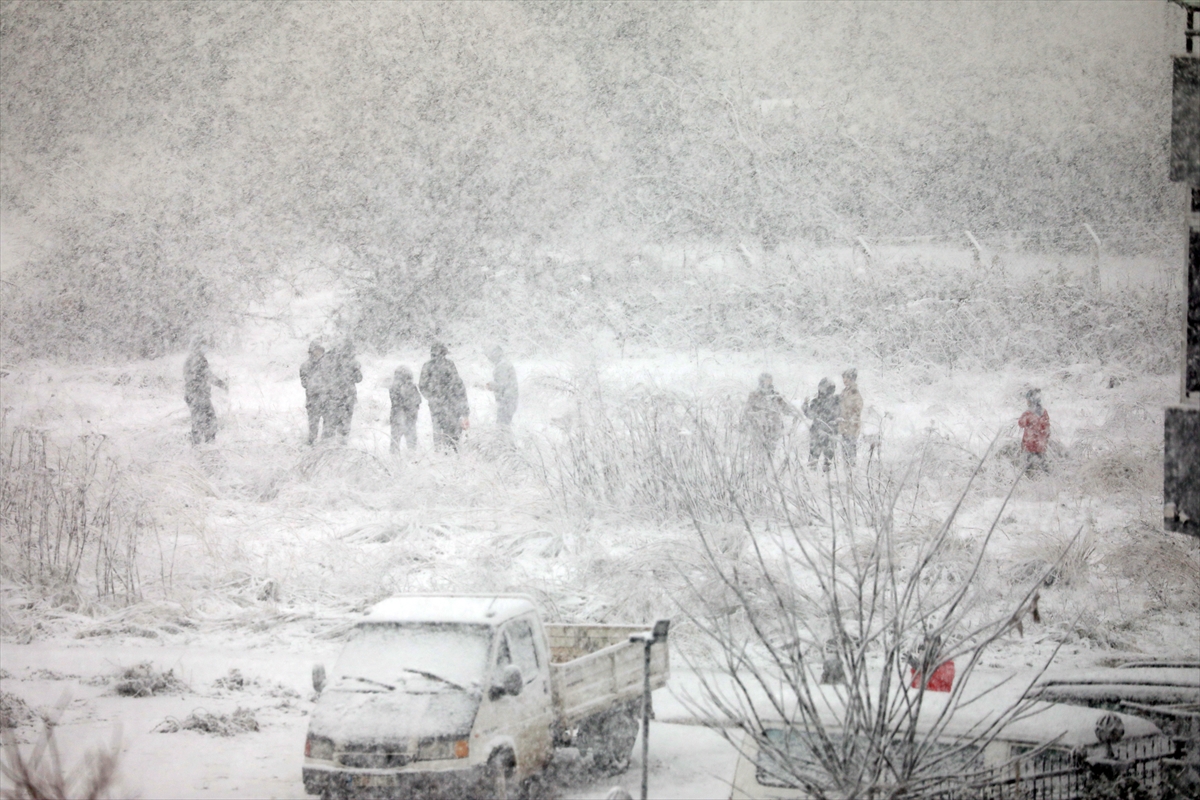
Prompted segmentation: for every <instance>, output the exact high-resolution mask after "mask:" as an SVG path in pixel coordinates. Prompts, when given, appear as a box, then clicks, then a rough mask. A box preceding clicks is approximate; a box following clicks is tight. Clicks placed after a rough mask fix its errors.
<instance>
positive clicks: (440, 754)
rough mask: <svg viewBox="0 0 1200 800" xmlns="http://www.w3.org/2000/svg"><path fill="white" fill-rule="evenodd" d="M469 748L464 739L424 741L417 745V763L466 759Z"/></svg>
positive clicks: (469, 752) (469, 751)
mask: <svg viewBox="0 0 1200 800" xmlns="http://www.w3.org/2000/svg"><path fill="white" fill-rule="evenodd" d="M470 754H471V747H470V745H469V743H468V742H467V740H466V739H426V740H425V741H423V742H420V743H419V744H418V745H417V758H416V760H417V761H442V760H445V759H450V758H466V757H467V756H469V755H470Z"/></svg>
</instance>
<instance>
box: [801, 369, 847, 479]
mask: <svg viewBox="0 0 1200 800" xmlns="http://www.w3.org/2000/svg"><path fill="white" fill-rule="evenodd" d="M835 388H836V387H835V386H834V385H833V381H831V380H829V379H828V378H821V382H820V383H819V384H817V396H816V397H814V398H812V399H810V400H805V401H804V406H803V408H804V413H805V414H806V415H807V416H808V417H809V418H810V419H811V420H812V427H811V428H809V440H808V468H809V469H816V468H817V462H819V461H822V460H823V462H824V463H823V467H822V468H823V470H824V471H825V472H829V466H830V465H831V464H832V463H833V452H834V449H833V448H834V443H835V442H836V441H837V439H838V419H839V418H840V417H841V403H840V402H839V398H838V396H837V395H836V394H834V389H835Z"/></svg>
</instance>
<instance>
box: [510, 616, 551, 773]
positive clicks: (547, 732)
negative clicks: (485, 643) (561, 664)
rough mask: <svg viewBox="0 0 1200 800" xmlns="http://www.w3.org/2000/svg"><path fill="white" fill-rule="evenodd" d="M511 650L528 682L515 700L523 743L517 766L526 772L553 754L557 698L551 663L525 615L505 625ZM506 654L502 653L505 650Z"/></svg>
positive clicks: (517, 733) (516, 732)
mask: <svg viewBox="0 0 1200 800" xmlns="http://www.w3.org/2000/svg"><path fill="white" fill-rule="evenodd" d="M505 636H506V638H507V640H508V654H509V656H510V658H511V659H512V663H513V664H516V665H517V667H518V668H519V669H520V670H521V678H522V680H523V681H524V682H525V686H524V687H523V688H522V690H521V694H519V695H517V696H516V697H510V698H505V699H507V700H512V701H513V702H512V706H511V708H512V713H513V716H514V719H513V722H514V725H513V733H514V736H516V738H517V740H518V742H519V743H520V747H519V749H520V752H519V753H518V754H517V760H518V764H517V768H518V771H519V772H521V773H523V774H529V773H532V772H537V771H539V770H541V768H542V767H543V766H544V765H545V763H546V761H547V759H549V758H550V755H551V748H552V740H551V727H552V725H553V723H554V702H553V697H552V696H551V692H550V678H549V676H550V667H549V665H548V664H546V663H544V662H545V656H544V654H542V653H540V652H539V651H538V647H537V645H536V642H535V639H534V627H533V625H532V624H531V622H530V620H528V619H526V618H519V619H515V620H513V621H512V622H510V623H509V624H508V625H506V626H505ZM502 655H503V653H502Z"/></svg>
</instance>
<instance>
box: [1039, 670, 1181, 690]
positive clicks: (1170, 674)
mask: <svg viewBox="0 0 1200 800" xmlns="http://www.w3.org/2000/svg"><path fill="white" fill-rule="evenodd" d="M1091 684H1105V685H1119V684H1126V685H1130V686H1187V687H1196V688H1197V689H1200V666H1194V667H1193V666H1174V665H1172V666H1165V665H1164V666H1160V665H1154V666H1142V665H1141V664H1138V665H1137V666H1134V665H1124V666H1120V667H1084V668H1082V669H1073V670H1067V671H1065V672H1058V673H1055V674H1054V675H1051V676H1049V677H1046V678H1043V679H1042V680H1040V681H1038V682H1037V684H1036V685H1037V686H1086V685H1091Z"/></svg>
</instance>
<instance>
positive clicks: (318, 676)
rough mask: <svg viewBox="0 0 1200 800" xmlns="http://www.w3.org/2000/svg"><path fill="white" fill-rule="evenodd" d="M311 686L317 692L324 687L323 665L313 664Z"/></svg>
mask: <svg viewBox="0 0 1200 800" xmlns="http://www.w3.org/2000/svg"><path fill="white" fill-rule="evenodd" d="M313 688H314V689H316V690H317V694H320V693H321V690H323V689H324V688H325V665H324V664H313Z"/></svg>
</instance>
